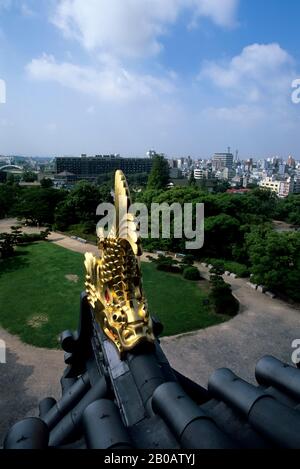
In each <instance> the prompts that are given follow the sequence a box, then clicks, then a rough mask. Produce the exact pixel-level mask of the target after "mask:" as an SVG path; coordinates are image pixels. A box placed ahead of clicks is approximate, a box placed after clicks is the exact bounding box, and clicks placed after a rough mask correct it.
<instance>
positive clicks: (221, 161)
mask: <svg viewBox="0 0 300 469" xmlns="http://www.w3.org/2000/svg"><path fill="white" fill-rule="evenodd" d="M212 164H213V168H214V169H215V170H216V171H221V170H223V169H225V168H228V169H232V166H233V154H232V153H215V154H214V156H213V160H212Z"/></svg>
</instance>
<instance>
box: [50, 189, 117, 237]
mask: <svg viewBox="0 0 300 469" xmlns="http://www.w3.org/2000/svg"><path fill="white" fill-rule="evenodd" d="M110 200H111V195H110V188H109V186H107V185H103V186H100V187H99V186H96V185H94V184H90V183H89V182H86V181H81V182H79V183H78V184H76V186H75V187H74V189H73V190H72V191H71V192H70V193H69V194H68V196H67V198H66V199H65V200H64V201H62V203H60V204H59V205H58V206H57V209H56V211H55V224H56V226H57V229H59V230H62V231H64V230H67V229H68V227H69V226H71V225H77V224H84V225H86V226H89V227H90V229H91V226H93V227H94V228H93V231H95V229H96V223H97V215H96V210H97V207H98V205H99V204H101V203H102V202H109V201H110Z"/></svg>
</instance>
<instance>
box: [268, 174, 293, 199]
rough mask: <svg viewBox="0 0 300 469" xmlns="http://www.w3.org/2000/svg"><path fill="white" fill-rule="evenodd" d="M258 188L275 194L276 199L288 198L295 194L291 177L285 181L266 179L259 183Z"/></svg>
mask: <svg viewBox="0 0 300 469" xmlns="http://www.w3.org/2000/svg"><path fill="white" fill-rule="evenodd" d="M259 186H260V187H261V188H263V189H269V190H271V191H272V192H275V193H276V194H277V195H278V197H282V198H285V197H288V196H289V195H290V194H293V193H294V192H295V181H294V178H292V177H290V178H288V179H286V180H285V181H278V180H276V179H275V178H272V177H267V178H265V179H263V180H262V181H261V182H260V183H259Z"/></svg>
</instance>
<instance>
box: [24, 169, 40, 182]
mask: <svg viewBox="0 0 300 469" xmlns="http://www.w3.org/2000/svg"><path fill="white" fill-rule="evenodd" d="M36 180H37V174H36V173H34V172H33V171H25V172H24V173H23V181H24V182H34V181H36Z"/></svg>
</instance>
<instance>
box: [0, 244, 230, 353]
mask: <svg viewBox="0 0 300 469" xmlns="http://www.w3.org/2000/svg"><path fill="white" fill-rule="evenodd" d="M142 268H143V279H144V288H145V292H146V296H147V299H148V303H149V309H150V312H151V313H152V314H155V315H156V316H157V317H158V318H159V319H160V320H161V321H162V323H163V324H164V326H165V328H164V335H176V334H180V333H183V332H189V331H193V330H197V329H201V328H204V327H208V326H212V325H214V324H218V323H221V322H223V321H225V320H226V319H228V318H227V317H224V316H219V315H216V314H214V313H213V312H211V307H210V306H209V305H206V304H204V302H205V300H206V299H207V293H205V292H204V291H202V290H201V288H199V283H198V282H190V281H188V280H185V279H183V278H182V277H181V276H178V275H174V274H169V273H166V272H159V271H157V270H156V268H155V265H153V264H150V263H144V264H143V266H142ZM74 276H75V277H74ZM76 276H77V277H78V281H77V283H76V281H74V279H75V280H76ZM70 279H71V280H70ZM83 289H84V265H83V255H82V254H79V253H76V252H72V251H69V250H67V249H64V248H62V247H60V246H57V245H54V244H51V243H49V242H40V243H35V244H31V245H26V246H22V247H19V248H17V252H16V255H15V256H14V257H12V258H10V259H6V260H5V261H2V262H0V324H1V326H2V327H3V328H5V329H6V330H8V331H9V332H10V333H12V334H16V335H18V336H19V337H20V338H21V340H22V341H24V342H25V343H28V344H32V345H35V346H39V347H46V348H57V347H59V340H58V337H59V334H60V333H61V332H62V331H63V330H65V329H71V330H75V329H76V328H77V324H78V318H79V300H80V293H81V291H82V290H83Z"/></svg>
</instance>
